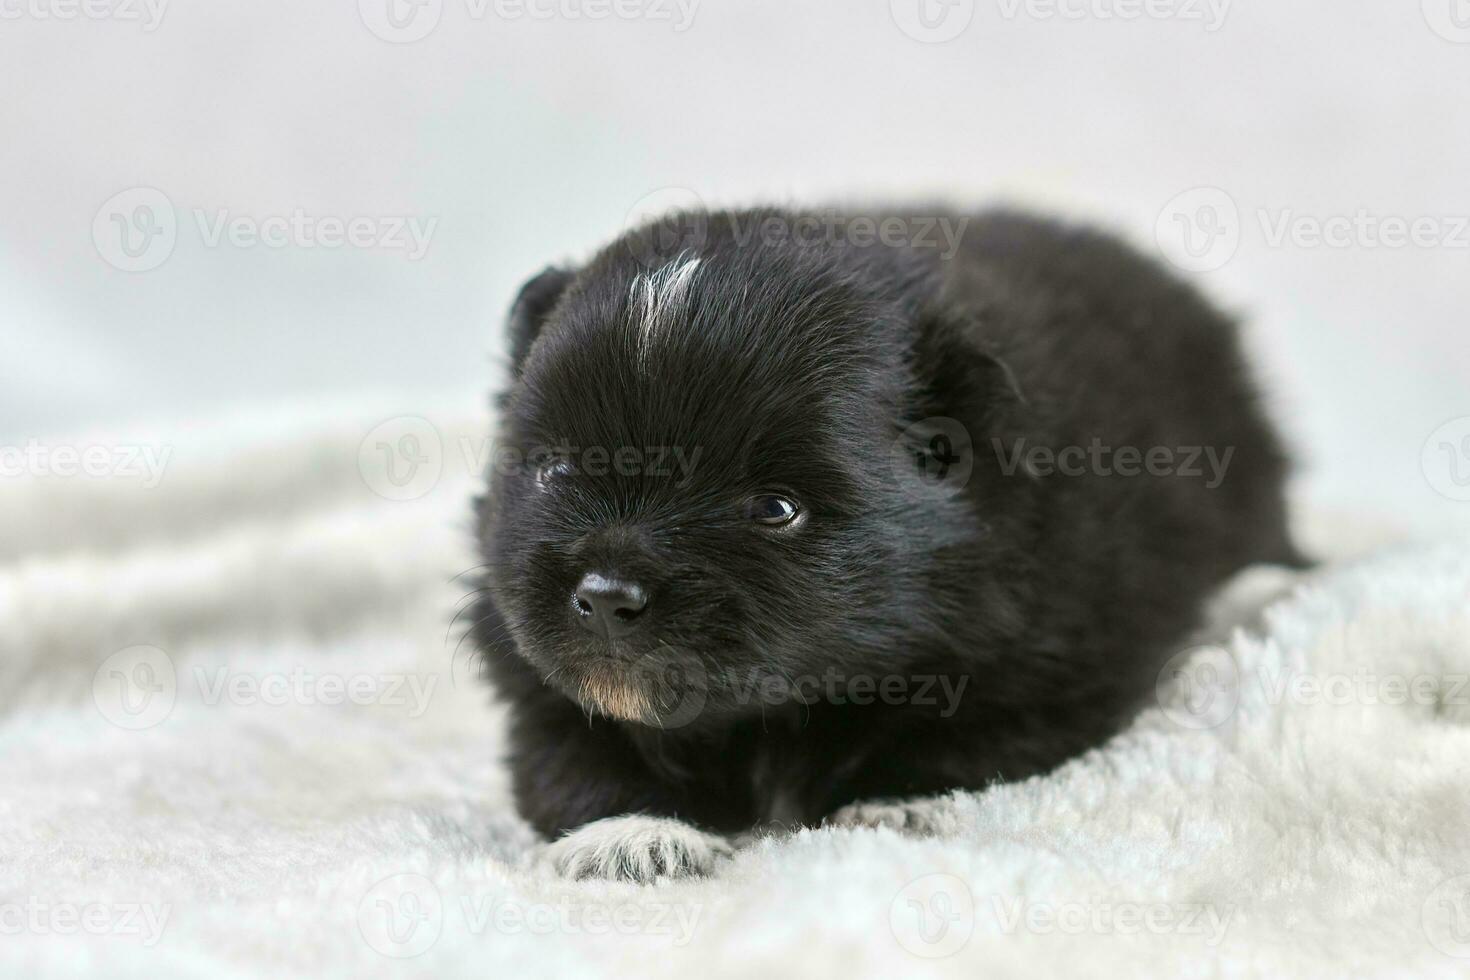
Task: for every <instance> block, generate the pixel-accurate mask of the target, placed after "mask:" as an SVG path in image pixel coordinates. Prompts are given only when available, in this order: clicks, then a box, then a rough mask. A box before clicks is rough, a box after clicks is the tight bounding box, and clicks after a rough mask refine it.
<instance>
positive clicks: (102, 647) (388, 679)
mask: <svg viewBox="0 0 1470 980" xmlns="http://www.w3.org/2000/svg"><path fill="white" fill-rule="evenodd" d="M379 421H381V420H380V419H377V418H374V419H372V420H369V421H367V422H366V423H365V424H362V425H357V424H352V423H348V422H342V423H339V424H337V425H334V426H328V427H324V428H323V429H322V430H321V432H320V433H319V435H317V436H315V437H313V438H310V439H301V438H300V437H293V438H290V439H286V438H282V437H279V436H273V435H270V434H269V433H267V434H264V435H262V434H261V433H259V432H251V433H245V432H242V431H236V430H232V429H230V428H228V427H225V428H214V427H211V428H202V429H200V430H199V431H196V432H193V433H182V434H180V435H179V436H178V438H177V439H176V440H173V441H171V442H169V443H168V444H167V448H168V449H169V450H170V458H169V462H168V466H167V468H166V470H165V472H164V474H163V477H162V479H161V480H158V481H157V483H156V485H155V486H147V485H145V483H146V482H147V481H146V479H145V478H140V477H121V478H113V479H84V478H73V479H59V478H47V477H39V478H35V479H31V480H29V481H27V482H18V481H17V482H13V483H11V484H9V485H7V486H6V487H4V488H3V496H0V614H3V622H4V629H3V630H0V975H3V976H15V977H20V976H48V975H73V974H82V973H86V972H90V971H101V972H103V973H105V974H109V975H119V976H139V977H149V978H158V977H170V976H199V975H203V974H205V973H212V974H221V975H241V976H244V975H270V976H303V977H306V976H310V977H318V976H343V977H356V976H368V975H376V974H380V973H381V974H385V975H393V974H404V975H422V976H460V975H463V976H474V977H487V976H489V977H532V976H598V975H616V974H627V975H639V976H668V977H680V978H685V977H690V976H698V977H710V976H725V975H730V976H735V975H758V976H760V975H765V976H805V977H811V976H823V975H838V976H846V977H853V976H875V977H893V976H904V975H911V974H915V973H919V972H921V971H934V972H939V973H945V974H952V975H954V976H965V977H974V976H987V977H996V976H1016V977H1037V976H1049V975H1062V974H1065V975H1074V976H1075V975H1099V976H1100V975H1122V976H1168V977H1175V976H1219V975H1227V976H1246V975H1261V976H1335V975H1344V974H1347V973H1353V974H1390V973H1401V974H1406V975H1407V974H1412V975H1416V976H1438V975H1446V976H1449V975H1467V974H1470V819H1467V814H1470V685H1467V684H1466V683H1465V679H1466V675H1467V674H1470V549H1467V548H1466V547H1465V545H1464V543H1463V542H1440V543H1434V544H1429V545H1420V546H1412V545H1405V546H1399V547H1396V548H1394V549H1390V550H1379V551H1377V552H1376V553H1374V554H1372V555H1370V556H1367V557H1362V558H1356V559H1353V560H1351V561H1342V562H1337V563H1331V564H1329V565H1328V566H1326V567H1325V568H1323V569H1322V570H1320V571H1317V572H1313V573H1311V574H1309V575H1305V576H1294V575H1289V574H1287V573H1285V572H1282V571H1279V570H1271V569H1257V570H1252V571H1251V572H1248V573H1246V574H1244V575H1243V576H1241V578H1240V579H1239V580H1238V581H1237V582H1235V583H1233V585H1232V586H1231V588H1230V589H1229V590H1227V593H1226V594H1225V595H1224V596H1222V599H1221V601H1220V603H1219V608H1218V609H1217V610H1216V620H1217V628H1216V630H1215V632H1214V635H1213V636H1212V637H1211V638H1210V639H1211V640H1212V642H1213V643H1214V645H1213V646H1201V647H1200V649H1198V650H1196V651H1195V652H1194V653H1193V654H1192V655H1188V656H1181V658H1179V659H1178V660H1177V661H1176V662H1174V663H1172V664H1171V665H1170V667H1169V668H1168V669H1166V670H1165V671H1164V673H1163V676H1162V681H1161V688H1160V697H1159V703H1158V704H1157V705H1155V706H1153V707H1151V708H1150V709H1149V710H1147V711H1145V712H1144V713H1143V714H1142V715H1141V716H1140V717H1139V718H1138V719H1137V721H1136V723H1135V724H1134V725H1133V726H1132V727H1131V728H1130V729H1129V730H1128V731H1127V732H1125V733H1124V734H1122V735H1120V736H1119V737H1117V738H1115V739H1114V740H1113V741H1112V742H1110V743H1109V744H1107V745H1106V746H1103V747H1101V748H1099V749H1098V750H1096V751H1094V752H1092V753H1090V754H1088V755H1086V756H1085V757H1083V758H1079V759H1077V760H1075V761H1073V762H1072V763H1070V764H1068V765H1067V766H1065V767H1063V768H1062V769H1060V770H1059V771H1057V772H1055V773H1053V774H1051V775H1049V776H1047V777H1044V778H1038V779H1034V780H1031V781H1028V782H1025V783H1021V784H1014V785H1005V786H999V787H995V788H993V789H991V790H989V791H987V792H983V793H977V794H960V795H957V796H955V797H954V798H952V799H949V800H947V801H944V802H942V803H940V804H937V805H936V807H935V809H934V811H933V813H932V814H931V816H932V817H933V819H934V820H935V821H936V822H937V824H938V826H939V827H940V832H939V833H938V834H937V835H935V836H932V837H928V838H917V837H906V836H903V835H901V834H898V833H895V832H892V831H888V830H876V831H875V830H841V831H834V830H813V831H804V832H801V833H798V834H795V835H794V836H790V837H785V838H775V837H772V838H767V839H763V840H761V841H758V842H757V843H755V844H753V845H751V846H748V847H746V848H744V849H742V850H740V851H738V852H737V853H736V854H735V856H734V857H733V858H731V859H729V860H727V861H724V862H722V863H721V864H720V865H719V868H718V870H717V872H716V873H715V874H714V875H713V876H712V877H709V878H707V879H702V880H693V881H687V882H678V883H662V884H657V885H653V886H645V887H639V886H633V885H623V884H610V883H600V882H583V883H572V882H566V881H562V880H559V879H557V878H555V877H553V876H552V875H551V874H550V873H549V872H548V871H546V870H545V869H544V867H542V866H540V865H538V864H537V862H536V860H535V842H534V840H533V837H532V835H531V834H530V832H529V831H528V830H527V828H526V827H525V826H524V825H523V824H522V823H521V822H520V821H519V820H518V819H517V817H516V815H515V812H514V808H513V806H512V803H511V800H510V796H509V791H508V785H507V780H506V776H505V773H504V771H503V770H502V768H501V767H500V765H499V763H498V755H499V753H500V751H501V748H502V735H501V726H502V723H503V719H502V714H501V712H500V709H499V708H497V707H496V706H494V705H493V704H492V702H491V699H490V696H489V693H488V692H487V691H486V690H485V689H484V687H483V686H482V685H481V684H480V683H479V681H478V680H477V677H476V670H475V666H474V664H473V662H472V657H471V655H470V652H469V651H468V650H466V649H464V648H463V647H458V646H457V643H458V640H459V637H460V635H461V633H462V626H463V622H462V621H461V623H460V624H457V625H453V626H451V620H452V619H453V618H454V615H455V611H456V609H457V608H459V607H460V606H462V604H463V600H464V599H465V598H466V593H467V591H468V589H469V586H467V585H465V584H464V581H465V579H464V578H463V577H462V576H461V577H459V578H456V576H459V575H461V573H463V572H465V571H466V570H468V569H470V568H471V567H472V566H473V564H474V562H475V559H474V557H473V552H472V549H471V548H470V547H469V542H468V540H467V539H468V523H469V522H468V500H469V497H470V496H471V495H472V494H473V493H474V490H475V479H474V476H473V473H474V471H475V469H476V468H477V466H478V464H479V463H481V462H483V461H484V459H483V450H484V448H485V447H484V446H483V444H481V443H480V442H479V441H478V440H479V439H480V438H481V435H480V434H481V433H482V432H483V431H484V428H483V425H482V423H480V422H478V421H476V420H464V421H463V422H460V423H444V422H440V423H439V424H438V425H437V426H433V425H430V426H428V428H427V429H424V428H422V427H417V428H415V426H416V425H417V423H404V422H390V423H389V424H388V425H387V427H386V428H384V429H374V426H375V425H376V423H377V422H379ZM425 424H426V425H427V423H425ZM405 425H407V426H408V428H407V429H405V428H404V426H405ZM405 432H408V433H410V434H412V433H417V434H418V435H420V436H423V437H424V438H423V439H421V440H420V441H419V442H418V443H414V444H403V443H401V442H400V441H399V440H400V439H401V437H402V436H403V435H404V434H405ZM384 445H387V446H388V447H390V448H389V449H388V450H387V452H388V453H390V454H391V453H392V452H394V451H397V450H398V449H407V450H413V449H415V447H416V450H421V451H422V453H423V454H422V456H421V457H419V458H420V459H421V461H422V462H423V465H427V466H429V467H430V468H431V469H430V471H429V472H428V476H424V475H423V474H422V473H419V474H416V475H415V479H416V480H417V482H415V480H412V479H411V480H407V481H405V480H404V479H403V478H404V476H405V472H403V471H400V472H396V473H393V474H388V473H387V472H386V471H384V470H383V469H382V466H383V465H384V464H385V462H387V461H389V460H388V458H387V457H386V456H383V455H381V453H382V452H383V450H382V447H383V446H384ZM399 462H400V463H401V462H402V460H400V461H399ZM389 475H392V476H393V479H392V480H387V479H386V477H387V476H389ZM429 476H432V477H433V479H429V478H428V477H429ZM392 498H406V499H392ZM1226 627H1229V628H1226ZM1200 642H1201V644H1203V643H1204V639H1203V638H1202V639H1201V641H1200Z"/></svg>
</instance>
